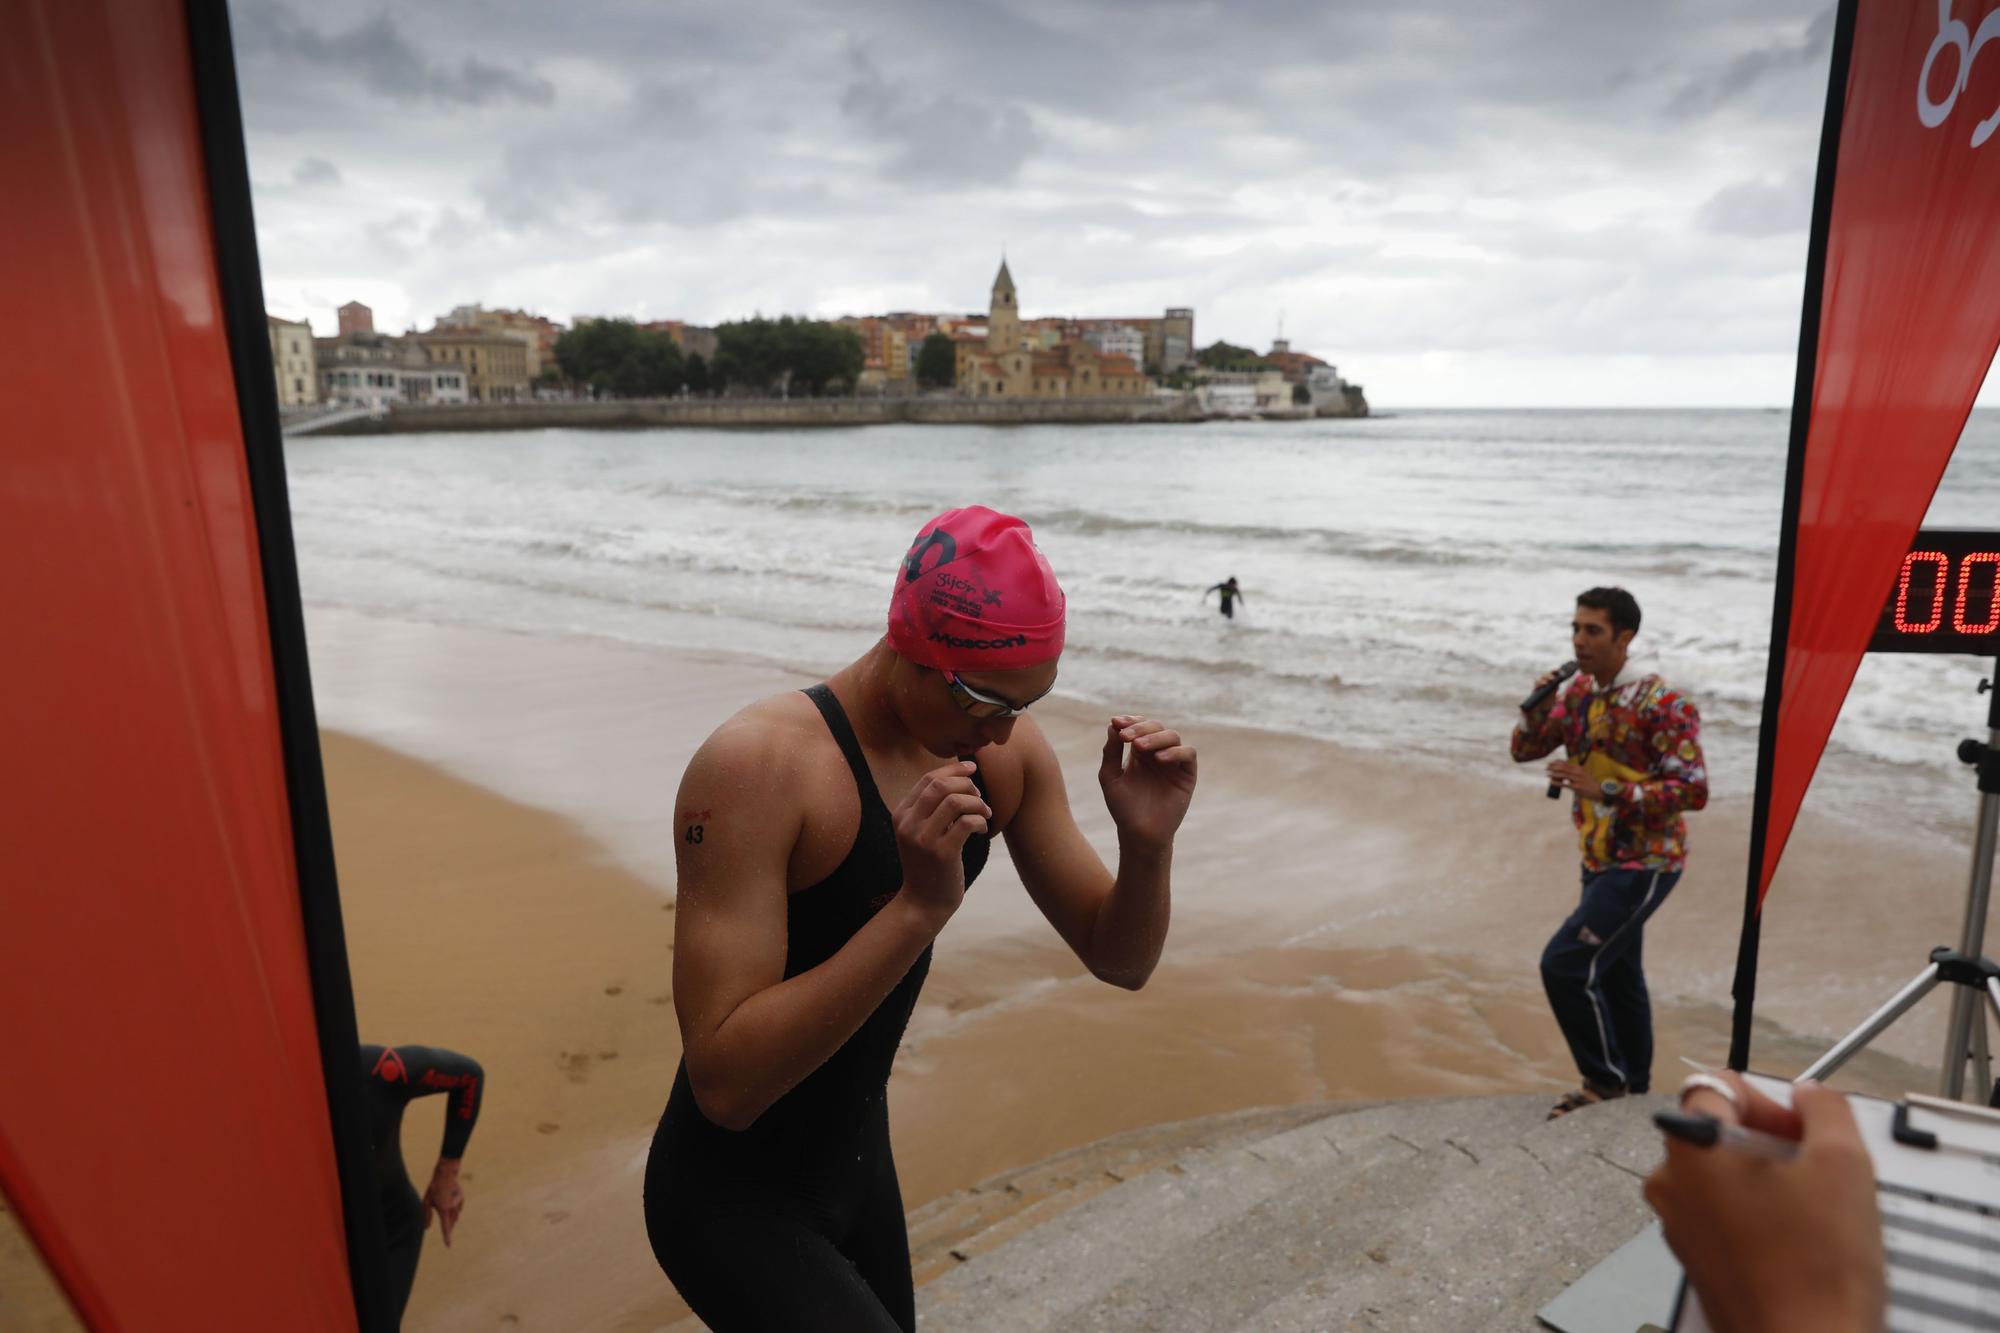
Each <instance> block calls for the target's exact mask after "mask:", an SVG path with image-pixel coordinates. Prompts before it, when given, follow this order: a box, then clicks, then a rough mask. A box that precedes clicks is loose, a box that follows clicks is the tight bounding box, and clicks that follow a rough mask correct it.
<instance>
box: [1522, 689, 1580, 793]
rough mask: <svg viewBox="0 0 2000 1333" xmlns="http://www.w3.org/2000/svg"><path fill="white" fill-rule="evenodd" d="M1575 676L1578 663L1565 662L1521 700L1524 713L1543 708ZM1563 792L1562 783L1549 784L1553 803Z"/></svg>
mask: <svg viewBox="0 0 2000 1333" xmlns="http://www.w3.org/2000/svg"><path fill="white" fill-rule="evenodd" d="M1575 674H1576V663H1575V662H1574V661H1569V662H1564V663H1563V664H1562V665H1561V666H1559V667H1557V668H1556V669H1555V672H1554V673H1553V674H1552V675H1550V677H1549V678H1548V680H1547V681H1545V682H1544V683H1542V684H1540V685H1537V686H1535V689H1534V693H1532V694H1530V695H1529V696H1528V697H1527V698H1525V699H1523V700H1521V711H1522V712H1524V713H1532V712H1534V711H1535V709H1537V708H1539V707H1540V706H1541V704H1542V702H1543V701H1544V700H1546V699H1547V698H1548V697H1549V696H1550V695H1551V694H1554V693H1555V692H1556V688H1557V687H1558V686H1560V685H1561V684H1562V683H1563V682H1564V681H1566V680H1568V679H1569V678H1570V677H1571V676H1574V675H1575ZM1562 790H1563V789H1562V784H1561V783H1559V782H1551V783H1550V784H1549V799H1550V800H1551V801H1553V800H1555V799H1556V798H1557V797H1558V796H1561V795H1562Z"/></svg>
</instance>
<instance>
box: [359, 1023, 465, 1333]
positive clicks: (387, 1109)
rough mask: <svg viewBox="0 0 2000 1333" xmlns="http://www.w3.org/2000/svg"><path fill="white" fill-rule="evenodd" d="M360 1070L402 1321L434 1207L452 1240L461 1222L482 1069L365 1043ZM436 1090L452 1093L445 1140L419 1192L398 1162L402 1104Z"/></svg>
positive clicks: (412, 1049)
mask: <svg viewBox="0 0 2000 1333" xmlns="http://www.w3.org/2000/svg"><path fill="white" fill-rule="evenodd" d="M361 1072H362V1074H363V1076H364V1079H363V1082H364V1089H365V1094H366V1099H367V1104H368V1140H369V1147H370V1149H371V1156H370V1161H371V1162H372V1163H373V1164H374V1176H375V1185H376V1189H377V1190H378V1192H379V1198H380V1200H381V1207H382V1224H383V1231H384V1234H385V1237H386V1239H387V1241H388V1244H389V1273H390V1279H391V1281H392V1283H393V1290H394V1295H395V1298H396V1319H397V1321H398V1322H399V1323H400V1322H401V1320H402V1318H403V1307H404V1306H406V1305H408V1304H409V1302H410V1288H411V1287H412V1286H413V1285H415V1283H416V1280H417V1256H418V1255H419V1254H420V1253H421V1252H422V1250H423V1245H424V1232H425V1231H426V1230H428V1229H429V1228H430V1224H431V1214H432V1213H433V1212H435V1213H436V1214H437V1219H438V1232H439V1234H440V1235H442V1236H443V1237H444V1243H445V1244H446V1245H450V1244H451V1232H452V1228H453V1227H455V1226H457V1225H458V1215H459V1213H460V1211H462V1210H463V1209H464V1207H465V1191H463V1190H462V1189H460V1188H459V1185H458V1164H459V1159H460V1158H462V1157H464V1156H465V1145H466V1143H467V1141H468V1140H470V1139H471V1138H472V1126H473V1123H474V1122H475V1121H477V1120H478V1119H479V1102H480V1098H481V1096H482V1095H483V1094H484V1092H485V1089H486V1074H485V1071H484V1070H482V1069H480V1067H479V1062H478V1061H476V1060H473V1059H471V1058H470V1057H468V1056H463V1055H460V1054H459V1053H458V1052H457V1051H447V1050H442V1049H439V1048H438V1047H435V1046H363V1047H362V1048H361ZM439 1092H448V1093H450V1094H451V1100H450V1101H449V1102H447V1103H446V1104H445V1113H444V1146H443V1147H442V1148H440V1149H438V1160H437V1166H436V1167H435V1168H433V1169H432V1171H431V1182H430V1184H429V1186H428V1187H426V1188H425V1190H424V1192H423V1195H422V1196H421V1197H419V1196H418V1194H417V1190H416V1186H414V1185H412V1184H411V1183H410V1175H409V1172H408V1171H406V1170H405V1169H404V1167H403V1108H405V1107H406V1106H408V1105H409V1104H410V1103H411V1102H412V1101H414V1100H415V1099H417V1098H418V1097H428V1096H430V1095H431V1094H433V1093H439Z"/></svg>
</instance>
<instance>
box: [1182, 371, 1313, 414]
mask: <svg viewBox="0 0 2000 1333" xmlns="http://www.w3.org/2000/svg"><path fill="white" fill-rule="evenodd" d="M1195 395H1196V396H1197V397H1198V398H1199V399H1200V400H1201V406H1202V410H1203V411H1205V412H1210V413H1213V414H1214V415H1216V416H1245V417H1247V416H1255V415H1258V414H1260V413H1265V412H1277V413H1285V414H1290V413H1292V412H1294V411H1295V410H1296V409H1295V407H1294V405H1293V403H1292V386H1291V383H1290V381H1288V380H1287V379H1286V378H1285V375H1284V372H1283V371H1281V370H1278V369H1276V368H1275V367H1273V368H1271V369H1269V370H1204V371H1202V372H1201V374H1200V377H1199V379H1198V381H1197V383H1196V386H1195Z"/></svg>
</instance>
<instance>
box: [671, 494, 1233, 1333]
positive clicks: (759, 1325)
mask: <svg viewBox="0 0 2000 1333" xmlns="http://www.w3.org/2000/svg"><path fill="white" fill-rule="evenodd" d="M1062 638H1063V600H1062V590H1061V589H1060V588H1059V587H1058V586H1057V585H1056V582H1055V577H1054V575H1053V574H1052V573H1051V572H1050V571H1049V568H1048V564H1047V562H1046V561H1045V560H1043V559H1042V558H1041V555H1040V553H1039V552H1038V551H1037V550H1035V548H1034V546H1033V544H1032V541H1031V539H1030V537H1029V534H1028V530H1027V527H1026V525H1025V524H1022V523H1021V522H1020V521H1019V520H1018V519H1010V518H1007V517H1006V516H1004V515H1000V514H995V513H993V512H992V511H990V510H986V509H980V508H969V509H959V510H953V511H951V512H949V513H947V514H944V515H941V516H940V517H939V518H938V519H936V520H934V521H933V522H932V523H930V524H927V525H926V526H925V528H924V530H923V532H921V533H920V534H919V537H918V541H917V542H916V544H915V545H913V546H912V547H911V550H910V554H909V555H908V556H906V557H905V563H904V565H903V567H902V569H901V570H900V571H899V573H898V577H897V580H896V593H895V595H894V597H893V599H892V602H891V608H890V617H889V633H888V636H887V638H886V639H885V640H884V641H882V642H880V643H877V644H876V645H875V646H874V647H873V648H871V649H870V650H869V651H868V652H867V653H866V654H865V655H864V656H862V657H861V659H860V660H859V661H856V662H855V663H853V664H852V665H850V666H848V667H846V668H845V669H843V670H841V671H839V672H836V673H835V674H834V675H833V676H832V677H831V678H829V679H828V681H827V682H826V683H825V684H823V685H817V686H814V687H812V688H811V689H809V690H806V691H803V692H800V693H793V694H786V695H780V696H778V697H776V698H772V699H766V700H764V701H762V702H760V703H756V704H753V705H751V706H750V707H748V708H746V709H744V710H743V711H742V712H741V713H738V714H737V715H736V716H735V717H734V718H732V719H730V721H728V722H727V723H725V724H723V726H722V727H720V728H719V729H717V731H716V732H715V733H714V735H712V736H711V737H710V738H709V739H708V741H707V743H706V744H704V745H703V746H702V748H701V750H700V751H699V752H698V753H697V754H696V755H695V757H694V759H693V761H692V762H690V764H689V765H688V769H687V773H686V775H685V777H684V778H683V779H682V782H681V788H680V797H679V806H678V811H677V824H676V828H677V832H678V840H677V844H676V845H677V848H678V853H679V855H678V866H679V907H678V911H677V912H676V914H675V950H674V1001H675V1006H676V1008H677V1010H678V1014H679V1019H680V1025H681V1037H682V1043H683V1049H684V1051H685V1056H684V1058H683V1060H682V1062H681V1067H680V1069H679V1071H678V1072H677V1074H676V1075H675V1078H674V1087H673V1093H672V1096H671V1097H670V1098H669V1100H668V1103H667V1109H666V1113H665V1114H664V1115H663V1116H662V1117H661V1119H660V1125H659V1129H658V1132H657V1133H656V1134H655V1136H654V1139H653V1149H652V1155H651V1157H650V1159H649V1160H648V1162H647V1166H646V1184H645V1203H646V1229H647V1233H648V1235H649V1236H650V1237H651V1239H652V1243H653V1253H654V1254H655V1256H656V1257H657V1258H658V1259H659V1261H660V1266H661V1267H662V1268H663V1269H664V1270H665V1271H666V1273H667V1276H668V1277H670V1278H671V1279H672V1280H673V1282H674V1285H675V1286H676V1287H677V1288H679V1290H680V1292H681V1295H682V1296H683V1297H685V1298H686V1300H687V1302H688V1304H689V1305H690V1306H691V1307H692V1308H693V1310H694V1312H695V1314H696V1315H698V1316H700V1317H701V1319H702V1320H703V1321H704V1322H706V1323H707V1324H708V1326H709V1327H710V1328H711V1329H713V1330H715V1333H734V1330H760V1331H762V1330H769V1331H773V1333H783V1331H784V1330H791V1329H840V1330H842V1331H843V1333H847V1331H849V1330H856V1331H872V1333H895V1331H897V1330H901V1331H902V1333H910V1330H912V1329H914V1327H915V1323H916V1316H915V1296H914V1293H913V1289H912V1284H911V1277H910V1256H909V1242H908V1237H907V1234H906V1232H905V1230H904V1223H903V1204H902V1195H901V1191H900V1189H899V1187H898V1184H897V1180H896V1166H895V1161H894V1159H893V1157H892V1156H891V1154H890V1149H889V1118H888V1100H887V1085H888V1079H889V1069H890V1065H891V1063H892V1062H893V1060H894V1058H895V1054H896V1047H897V1045H898V1043H899V1042H900V1041H901V1039H902V1034H903V1029H904V1026H905V1025H906V1024H907V1022H908V1021H909V1017H910V1012H911V1009H912V1008H913V1007H914V1005H915V1004H916V999H917V992H918V991H919V989H920V988H921V987H922V985H923V982H924V976H925V974H926V972H927V971H928V969H929V966H930V956H931V943H932V941H933V939H934V938H935V937H936V936H937V934H938V932H939V931H940V930H941V929H942V928H943V926H944V923H945V922H946V921H947V920H948V919H949V918H950V917H951V915H952V913H953V912H954V911H955V910H956V909H957V908H958V906H959V904H960V902H961V901H962V899H963V897H964V895H965V891H966V888H967V887H968V886H969V885H970V884H971V883H972V881H973V880H974V879H975V878H976V877H977V876H978V874H979V871H980V869H981V868H982V867H983V866H984V865H985V863H986V858H987V854H988V849H989V840H990V839H991V837H992V836H993V834H995V833H1001V834H1004V835H1005V836H1006V838H1007V845H1008V850H1009V852H1010V853H1011V854H1012V857H1013V861H1014V865H1015V868H1016V869H1017V870H1018V871H1019V872H1020V875H1021V880H1022V883H1023V884H1024V885H1025V886H1026V887H1027V890H1028V893H1029V895H1030V896H1031V897H1032V898H1033V899H1034V901H1035V904H1036V905H1037V906H1038V907H1039V908H1040V909H1041V910H1042V912H1043V914H1044V915H1045V916H1047V917H1048V919H1049V921H1050V922H1051V923H1052V924H1053V925H1054V926H1055V928H1056V930H1057V932H1058V933H1059V934H1060V935H1061V936H1062V937H1063V939H1064V940H1065V941H1066V942H1067V943H1068V944H1069V946H1070V947H1071V949H1073V950H1074V951H1075V953H1076V954H1077V956H1078V957H1079V958H1080V959H1082V960H1083V962H1084V963H1085V964H1086V965H1087V966H1088V967H1089V968H1090V970H1091V971H1092V972H1093V973H1094V974H1096V975H1097V976H1098V977H1100V978H1102V979H1103V980H1105V981H1107V982H1110V983H1112V984H1114V985H1118V986H1123V987H1126V988H1129V989H1135V990H1136V989H1137V988H1138V987H1139V986H1141V985H1143V984H1144V983H1145V981H1146V979H1147V977H1148V976H1150V975H1151V973H1152V971H1153V968H1154V965H1155V964H1156V963H1157V962H1158V961H1159V956H1160V951H1161V948H1162V946H1163V945H1164V944H1165V942H1166V932H1167V915H1168V899H1169V884H1168V880H1169V869H1170V866H1171V860H1172V852H1173V836H1174V832H1175V830H1176V829H1177V828H1178V827H1179V825H1180V821H1181V818H1182V816H1183V815H1185V814H1186V812H1187V806H1188V802H1189V800H1190V798H1191V797H1192V796H1193V792H1194V785H1195V755H1194V751H1193V749H1192V747H1190V746H1188V745H1185V744H1183V743H1182V741H1181V738H1180V737H1179V736H1178V735H1177V734H1175V733H1174V732H1173V731H1171V730H1169V729H1168V728H1166V727H1165V726H1163V725H1161V724H1160V723H1158V722H1155V721H1151V720H1148V719H1145V718H1140V717H1135V716H1130V715H1121V716H1117V717H1113V718H1111V719H1110V721H1109V723H1108V725H1107V727H1106V732H1105V744H1104V750H1103V755H1102V762H1101V764H1100V768H1099V772H1098V779H1099V782H1100V784H1101V786H1102V787H1103V789H1104V793H1105V801H1106V804H1107V806H1108V807H1109V809H1110V812H1111V816H1112V820H1113V822H1114V823H1115V824H1116V825H1117V828H1118V833H1119V846H1120V864H1119V868H1118V873H1117V875H1116V876H1115V877H1114V876H1113V875H1112V873H1111V872H1110V871H1108V870H1106V869H1105V867H1104V865H1103V863H1102V862H1101V861H1099V860H1098V858H1097V855H1096V853H1095V852H1094V851H1092V849H1091V846H1090V844H1089V842H1087V841H1086V840H1085V839H1084V837H1083V835H1082V833H1081V832H1080V831H1079V830H1078V829H1077V826H1076V823H1075V821H1074V819H1073V818H1072V817H1071V815H1070V809H1069V800H1068V796H1067V793H1066V792H1065V790H1064V786H1063V780H1062V774H1061V771H1060V770H1059V769H1058V767H1057V765H1056V760H1055V755H1054V753H1053V751H1052V750H1051V749H1050V747H1049V743H1048V740H1047V739H1046V738H1045V737H1044V736H1043V735H1042V733H1041V731H1040V729H1039V728H1038V727H1037V726H1036V725H1035V723H1034V722H1033V720H1032V719H1030V718H1028V717H1026V716H1025V715H1024V710H1025V709H1026V708H1027V706H1028V705H1029V704H1031V703H1033V702H1034V701H1035V700H1037V699H1038V698H1040V697H1041V696H1042V695H1043V694H1045V693H1046V692H1047V691H1048V689H1049V688H1050V687H1051V686H1052V685H1053V684H1054V683H1055V677H1056V658H1057V656H1058V655H1059V654H1060V652H1061V650H1062ZM962 756H970V758H963V757H962ZM940 761H947V762H940Z"/></svg>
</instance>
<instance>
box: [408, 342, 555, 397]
mask: <svg viewBox="0 0 2000 1333" xmlns="http://www.w3.org/2000/svg"><path fill="white" fill-rule="evenodd" d="M410 341H411V342H414V343H415V344H416V345H417V346H419V347H421V348H422V349H423V351H424V355H425V356H427V357H429V358H430V360H431V361H432V362H433V363H435V364H439V365H448V366H455V367H457V368H459V369H460V370H462V371H464V372H465V392H466V400H467V401H468V402H474V403H512V402H519V401H520V400H522V399H524V398H527V397H529V385H530V380H529V376H528V347H527V344H526V343H525V342H523V341H522V340H521V339H520V338H519V337H517V336H515V335H513V334H508V333H486V332H483V331H481V330H479V329H476V328H437V329H432V330H431V331H430V332H429V333H419V334H415V335H413V336H412V337H411V339H410Z"/></svg>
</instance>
